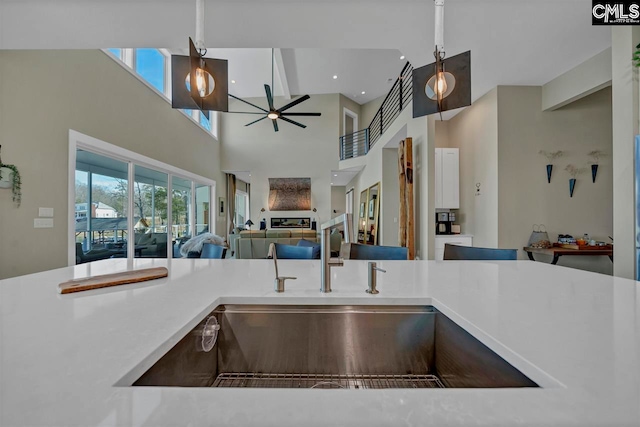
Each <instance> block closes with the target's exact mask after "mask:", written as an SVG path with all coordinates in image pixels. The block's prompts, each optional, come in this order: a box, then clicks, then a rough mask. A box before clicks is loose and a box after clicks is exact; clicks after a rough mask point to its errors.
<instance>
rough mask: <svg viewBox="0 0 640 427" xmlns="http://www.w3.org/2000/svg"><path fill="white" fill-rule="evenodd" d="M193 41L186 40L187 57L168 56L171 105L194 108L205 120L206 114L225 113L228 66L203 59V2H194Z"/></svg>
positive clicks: (216, 61) (221, 61)
mask: <svg viewBox="0 0 640 427" xmlns="http://www.w3.org/2000/svg"><path fill="white" fill-rule="evenodd" d="M195 38H196V41H195V43H194V42H193V40H192V39H191V38H189V56H182V55H171V81H172V97H171V98H172V99H171V104H172V107H173V108H184V109H196V108H197V109H199V110H200V111H202V113H203V114H204V115H205V116H206V117H207V118H209V111H228V110H229V91H228V81H227V79H228V64H227V61H226V60H224V59H213V58H206V57H205V55H206V54H207V48H206V47H205V46H206V45H205V42H204V0H196V37H195ZM191 82H195V84H193V85H192V84H191Z"/></svg>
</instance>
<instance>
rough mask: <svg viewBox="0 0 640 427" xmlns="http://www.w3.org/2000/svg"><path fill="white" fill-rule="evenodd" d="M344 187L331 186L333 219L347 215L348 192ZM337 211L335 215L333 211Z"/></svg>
mask: <svg viewBox="0 0 640 427" xmlns="http://www.w3.org/2000/svg"><path fill="white" fill-rule="evenodd" d="M346 188H347V187H345V186H344V185H332V186H331V218H334V217H336V216H338V215H342V214H343V213H345V210H346V206H347V198H346V193H347V190H346ZM334 210H335V211H336V212H335V213H334V212H333V211H334Z"/></svg>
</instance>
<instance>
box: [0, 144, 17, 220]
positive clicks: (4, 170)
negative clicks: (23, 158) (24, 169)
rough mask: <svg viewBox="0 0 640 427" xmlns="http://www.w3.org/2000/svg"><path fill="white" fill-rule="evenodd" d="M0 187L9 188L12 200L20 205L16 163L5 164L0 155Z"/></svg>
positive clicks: (0, 147) (0, 146)
mask: <svg viewBox="0 0 640 427" xmlns="http://www.w3.org/2000/svg"><path fill="white" fill-rule="evenodd" d="M1 149H2V145H0V150H1ZM0 188H11V192H12V195H13V202H14V203H15V204H16V207H20V203H21V202H22V180H21V179H20V172H19V171H18V168H17V166H16V165H6V164H4V163H3V162H2V156H0Z"/></svg>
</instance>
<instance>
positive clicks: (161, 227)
mask: <svg viewBox="0 0 640 427" xmlns="http://www.w3.org/2000/svg"><path fill="white" fill-rule="evenodd" d="M134 175H135V180H134V182H133V209H134V213H133V222H134V225H133V231H134V236H135V247H134V256H135V257H136V258H142V257H147V258H149V257H151V258H166V257H167V242H168V240H169V238H168V234H167V233H168V231H169V230H168V226H167V224H168V219H167V218H168V216H169V207H168V206H167V183H168V182H169V181H168V175H167V174H166V173H163V172H159V171H156V170H153V169H149V168H145V167H143V166H139V165H135V167H134Z"/></svg>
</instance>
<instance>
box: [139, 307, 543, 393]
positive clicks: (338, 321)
mask: <svg viewBox="0 0 640 427" xmlns="http://www.w3.org/2000/svg"><path fill="white" fill-rule="evenodd" d="M216 324H219V329H217V326H215V325H216ZM214 341H215V345H213V343H214ZM133 385H134V386H182V387H275V388H351V389H356V388H362V389H366V388H439V387H458V388H460V387H537V384H536V383H534V382H533V381H531V380H530V379H529V378H527V377H526V376H525V375H524V374H522V373H521V372H520V371H518V370H517V369H516V368H514V367H513V366H511V365H510V364H509V363H507V362H506V361H505V360H504V359H502V358H501V357H500V356H498V355H497V354H495V353H494V352H493V351H491V350H490V349H489V348H488V347H486V346H485V345H484V344H482V343H481V342H480V341H478V340H477V339H475V338H474V337H473V336H471V335H470V334H469V333H468V332H466V331H465V330H463V329H462V328H461V327H460V326H458V325H457V324H455V323H454V322H453V321H451V320H450V319H449V318H448V317H446V316H445V315H443V314H442V313H440V312H439V311H437V310H436V309H435V308H434V307H431V306H346V305H342V306H285V305H220V306H218V307H216V308H215V310H214V311H213V312H212V313H211V314H209V315H207V316H206V317H205V318H204V319H203V320H202V322H200V323H199V324H198V326H196V327H195V328H194V329H193V330H191V331H190V332H189V333H188V334H187V335H186V336H185V337H184V338H182V340H181V341H180V342H178V344H176V345H175V346H174V347H173V348H172V349H171V350H170V351H169V352H168V353H166V354H165V355H164V356H163V357H162V358H161V359H160V360H158V362H156V363H155V364H154V365H153V366H152V367H151V368H150V369H149V370H147V372H145V373H144V374H143V375H142V376H141V377H140V378H138V379H137V380H136V381H135V382H134V384H133Z"/></svg>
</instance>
